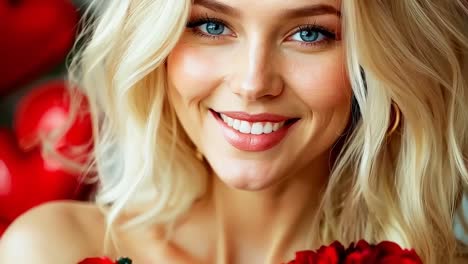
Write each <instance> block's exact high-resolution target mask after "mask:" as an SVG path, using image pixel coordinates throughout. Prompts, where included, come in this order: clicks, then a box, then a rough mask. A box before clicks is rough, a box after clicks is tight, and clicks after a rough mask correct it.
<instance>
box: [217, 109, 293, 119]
mask: <svg viewBox="0 0 468 264" xmlns="http://www.w3.org/2000/svg"><path fill="white" fill-rule="evenodd" d="M213 111H214V110H213ZM215 112H216V111H215ZM216 113H219V114H223V115H226V116H228V117H231V118H234V119H238V120H244V121H247V122H283V121H287V120H290V119H294V117H288V116H283V115H277V114H271V113H259V114H249V113H246V112H234V111H228V112H216Z"/></svg>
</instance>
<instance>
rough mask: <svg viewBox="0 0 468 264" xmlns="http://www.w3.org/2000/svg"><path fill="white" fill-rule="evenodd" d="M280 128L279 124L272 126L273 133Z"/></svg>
mask: <svg viewBox="0 0 468 264" xmlns="http://www.w3.org/2000/svg"><path fill="white" fill-rule="evenodd" d="M279 128H280V123H274V124H273V131H277V130H278V129H279Z"/></svg>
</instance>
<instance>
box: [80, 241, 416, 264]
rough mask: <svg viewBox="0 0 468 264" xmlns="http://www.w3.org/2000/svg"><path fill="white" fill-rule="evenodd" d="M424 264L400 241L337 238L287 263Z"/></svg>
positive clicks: (91, 262)
mask: <svg viewBox="0 0 468 264" xmlns="http://www.w3.org/2000/svg"><path fill="white" fill-rule="evenodd" d="M397 263H399V264H422V261H421V259H420V258H419V256H418V255H417V254H416V252H415V251H414V250H413V249H411V250H407V249H402V248H401V247H400V246H399V245H398V244H396V243H393V242H390V241H383V242H380V243H379V244H377V245H370V244H369V243H367V242H366V241H365V240H360V241H359V242H357V243H351V245H350V246H349V247H348V248H345V247H344V246H343V245H342V244H341V243H339V242H338V241H335V242H333V243H332V244H330V245H329V246H322V247H320V248H319V249H318V250H316V251H312V250H305V251H298V252H296V258H295V259H294V260H291V261H289V262H287V263H285V264H397ZM78 264H132V261H131V260H130V259H129V258H120V259H119V260H117V261H113V260H111V259H109V258H87V259H84V260H83V261H81V262H79V263H78Z"/></svg>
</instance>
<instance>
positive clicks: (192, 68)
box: [167, 44, 219, 104]
mask: <svg viewBox="0 0 468 264" xmlns="http://www.w3.org/2000/svg"><path fill="white" fill-rule="evenodd" d="M216 65H217V61H216V56H210V55H209V54H206V52H204V51H202V50H200V49H197V48H195V47H191V46H189V45H187V44H178V45H177V46H176V47H175V49H174V50H173V51H172V52H171V54H170V55H169V57H168V60H167V71H168V76H169V81H170V82H171V84H172V85H171V87H172V88H173V89H175V90H176V91H177V93H178V94H179V96H180V97H182V99H184V101H188V102H189V104H190V103H193V102H195V103H197V102H199V101H201V100H202V99H203V98H205V97H207V96H209V94H210V92H211V90H212V89H213V88H214V87H215V85H216V76H217V73H216V72H215V70H216V69H218V68H219V67H216ZM170 92H173V91H170Z"/></svg>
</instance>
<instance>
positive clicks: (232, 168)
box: [210, 160, 280, 191]
mask: <svg viewBox="0 0 468 264" xmlns="http://www.w3.org/2000/svg"><path fill="white" fill-rule="evenodd" d="M210 164H211V166H212V168H213V170H214V172H215V174H216V175H217V177H218V178H219V179H220V180H221V181H222V182H224V183H225V184H226V185H227V186H229V187H231V188H234V189H239V190H245V191H260V190H264V189H266V188H268V187H270V186H271V185H273V184H274V183H275V182H276V181H277V180H279V179H278V177H279V175H280V174H279V173H278V172H279V171H278V170H275V169H274V168H273V167H274V166H272V164H271V162H264V161H255V160H236V161H229V162H228V161H213V162H210Z"/></svg>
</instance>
